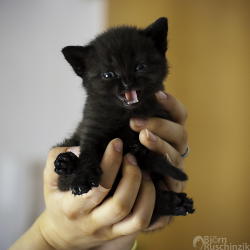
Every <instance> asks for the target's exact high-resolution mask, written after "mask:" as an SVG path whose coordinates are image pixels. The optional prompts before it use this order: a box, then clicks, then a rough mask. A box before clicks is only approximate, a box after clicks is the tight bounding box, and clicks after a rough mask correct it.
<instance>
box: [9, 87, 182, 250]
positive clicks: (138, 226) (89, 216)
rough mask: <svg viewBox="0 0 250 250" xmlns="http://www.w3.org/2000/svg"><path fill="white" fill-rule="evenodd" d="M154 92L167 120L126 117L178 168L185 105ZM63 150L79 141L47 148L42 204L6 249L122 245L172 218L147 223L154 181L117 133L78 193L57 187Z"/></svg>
mask: <svg viewBox="0 0 250 250" xmlns="http://www.w3.org/2000/svg"><path fill="white" fill-rule="evenodd" d="M157 98H158V100H159V102H160V103H161V104H162V105H163V107H164V108H165V109H166V110H167V111H168V112H169V113H170V116H171V118H172V121H169V120H165V119H161V118H156V117H153V118H149V119H147V120H141V119H140V120H139V119H131V120H130V127H131V129H133V130H134V131H137V132H138V133H139V139H140V142H141V143H142V144H143V145H144V146H146V147H147V148H149V149H150V150H152V151H155V152H158V153H161V154H163V155H164V156H166V158H167V159H168V160H169V161H170V162H171V163H172V164H173V165H174V166H176V167H178V168H180V169H183V158H182V157H181V154H182V153H184V152H185V150H186V148H187V133H186V130H185V128H184V124H185V121H186V118H187V113H186V110H185V107H184V106H183V104H181V103H180V102H179V101H178V100H177V99H176V98H174V97H173V96H171V95H170V94H167V95H166V94H164V93H163V92H159V93H157ZM173 145H174V146H173ZM66 151H72V152H73V153H75V154H76V155H78V154H79V147H75V148H65V147H60V148H54V149H53V150H51V151H50V153H49V155H48V159H47V163H46V167H45V170H44V196H45V203H46V209H45V211H44V212H43V213H42V214H41V215H40V216H39V217H38V219H37V220H36V221H35V223H34V224H33V225H32V227H31V228H30V229H29V230H28V231H27V232H26V233H25V234H24V235H23V236H22V237H21V238H20V239H19V240H17V241H16V243H15V244H14V245H13V246H12V247H11V248H10V249H12V250H15V249H37V250H40V249H76V250H78V249H82V250H83V249H95V250H106V249H109V250H113V249H119V250H127V249H131V247H132V245H133V242H134V240H135V239H136V236H137V235H138V233H140V232H141V231H151V230H158V229H160V228H163V227H165V226H166V225H167V224H168V223H169V222H170V221H171V217H169V216H164V217H161V218H159V219H158V221H156V222H155V223H154V224H153V225H151V226H150V227H149V223H150V219H151V215H152V213H153V209H154V202H155V189H154V185H153V183H152V181H151V179H150V177H149V176H148V175H147V174H146V173H143V172H142V171H141V170H140V168H139V166H137V163H136V159H135V158H134V157H133V156H132V155H131V154H128V155H125V156H124V157H123V154H122V141H121V140H120V139H119V138H115V139H113V140H112V141H111V142H110V143H109V144H108V146H107V148H106V150H105V152H104V155H103V158H102V161H101V164H100V165H101V168H102V171H103V174H102V177H101V182H100V185H99V186H98V187H97V188H93V189H92V190H90V191H89V192H88V193H87V194H83V195H80V196H74V195H72V193H71V192H70V191H68V192H62V191H60V190H59V189H58V187H57V180H58V175H57V174H56V173H55V172H54V161H55V159H56V157H57V155H58V154H60V153H62V152H66ZM119 168H122V178H121V180H120V182H119V185H118V187H117V188H116V190H115V193H114V195H113V196H112V197H109V198H106V199H105V197H106V196H107V194H108V192H109V190H110V189H111V187H112V185H113V183H114V180H115V177H116V174H117V172H118V170H119ZM183 187H184V183H183V182H179V181H176V180H174V179H173V178H171V177H166V182H165V183H163V188H166V189H169V190H173V191H175V192H181V191H182V190H183ZM86 225H87V226H86Z"/></svg>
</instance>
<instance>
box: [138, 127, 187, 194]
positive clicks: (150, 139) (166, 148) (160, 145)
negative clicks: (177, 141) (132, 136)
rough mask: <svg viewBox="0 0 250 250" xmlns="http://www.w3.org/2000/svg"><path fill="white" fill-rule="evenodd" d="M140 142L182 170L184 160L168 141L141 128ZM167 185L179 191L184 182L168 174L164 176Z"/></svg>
mask: <svg viewBox="0 0 250 250" xmlns="http://www.w3.org/2000/svg"><path fill="white" fill-rule="evenodd" d="M139 140H140V142H141V143H142V144H143V145H144V146H145V147H147V148H148V149H150V150H152V151H154V152H157V153H159V154H162V155H164V156H165V157H166V159H167V160H168V162H169V163H171V164H172V165H173V166H175V167H177V168H179V169H181V170H183V168H184V162H183V158H182V157H181V155H180V153H179V152H178V151H177V150H176V149H175V148H174V147H173V146H172V145H170V144H169V143H167V142H166V141H164V140H162V139H161V138H160V137H158V136H157V135H155V134H153V133H152V132H150V131H149V130H148V129H143V130H142V131H141V132H140V134H139ZM165 180H166V184H167V187H168V188H169V189H170V190H172V191H174V192H181V191H182V190H183V188H184V182H180V181H177V180H175V179H173V178H172V177H170V176H166V177H165Z"/></svg>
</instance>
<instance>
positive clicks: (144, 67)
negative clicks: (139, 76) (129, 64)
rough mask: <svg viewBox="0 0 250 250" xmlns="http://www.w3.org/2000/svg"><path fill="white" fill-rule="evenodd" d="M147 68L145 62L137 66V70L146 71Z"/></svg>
mask: <svg viewBox="0 0 250 250" xmlns="http://www.w3.org/2000/svg"><path fill="white" fill-rule="evenodd" d="M146 68H147V65H146V64H144V63H139V64H138V65H137V66H136V67H135V71H137V72H144V71H145V69H146Z"/></svg>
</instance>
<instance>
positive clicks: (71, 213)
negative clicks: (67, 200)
mask: <svg viewBox="0 0 250 250" xmlns="http://www.w3.org/2000/svg"><path fill="white" fill-rule="evenodd" d="M63 210H64V214H65V216H66V217H67V218H68V219H69V220H74V219H76V218H77V215H78V213H77V212H76V211H75V210H74V209H72V208H70V207H64V209H63Z"/></svg>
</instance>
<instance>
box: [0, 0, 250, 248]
mask: <svg viewBox="0 0 250 250" xmlns="http://www.w3.org/2000/svg"><path fill="white" fill-rule="evenodd" d="M249 10H250V2H249V1H248V0H221V1H216V0H203V1H200V0H184V1H180V0H158V1H151V0H147V1H145V0H144V1H142V0H137V1H132V0H126V1H122V0H105V1H104V0H91V1H90V0H75V1H66V0H54V1H49V0H44V1H38V0H22V1H18V0H1V1H0V31H1V39H0V45H1V46H0V55H1V57H0V66H1V67H0V114H1V116H0V117H1V122H0V128H1V129H0V138H1V140H0V149H1V150H0V203H1V207H0V209H1V210H0V212H1V214H0V231H1V234H0V249H1V250H2V249H6V248H7V247H8V246H9V245H10V244H11V242H13V241H14V240H15V239H16V238H17V237H19V235H21V234H22V233H23V232H24V230H26V229H27V228H28V227H29V226H30V224H31V223H32V222H33V220H34V219H35V218H36V216H37V215H38V214H39V213H40V211H41V210H42V209H43V198H42V191H41V187H42V181H41V173H42V168H43V165H44V162H45V160H46V155H47V152H48V150H49V148H50V147H51V146H52V145H53V144H55V143H57V142H59V141H61V140H62V138H64V137H65V136H66V135H67V134H69V133H70V132H71V131H73V129H74V127H75V126H76V123H77V121H78V120H79V119H80V117H81V110H82V106H83V103H84V100H85V94H84V91H83V90H82V89H81V82H80V79H79V78H78V77H76V76H75V75H74V74H73V73H72V70H71V69H70V67H69V66H68V65H67V63H66V62H65V61H64V59H63V56H62V55H61V53H60V50H61V49H62V48H63V47H64V46H66V45H79V44H80V45H81V44H84V43H87V42H88V41H89V40H90V39H92V38H94V37H95V35H97V34H98V33H99V32H101V31H103V30H104V29H106V28H107V27H110V26H115V25H119V24H133V25H138V26H139V27H145V26H146V25H148V24H150V23H151V22H153V21H154V20H155V19H157V18H158V17H160V16H166V17H168V20H169V34H168V40H169V50H168V52H167V57H168V59H169V62H170V66H171V69H170V72H171V73H170V75H169V77H168V79H167V81H166V83H165V86H166V91H167V92H169V93H171V94H173V95H175V96H176V97H177V98H179V99H180V100H181V101H182V102H183V103H184V104H185V105H186V107H187V109H188V113H189V119H188V122H187V129H188V131H189V144H190V148H191V154H190V155H189V157H188V158H187V159H186V171H187V173H188V175H189V177H190V178H189V179H190V181H189V182H188V183H187V187H186V191H187V192H188V193H189V194H190V195H191V196H192V197H193V198H194V200H195V206H196V209H197V212H196V213H195V214H194V215H189V216H187V217H184V218H183V217H182V218H179V217H178V218H175V220H174V222H173V223H172V224H171V225H170V226H168V227H166V228H165V229H164V230H162V231H159V232H155V233H150V234H143V235H141V236H140V238H139V249H143V250H144V249H145V250H152V249H157V250H167V249H172V250H180V249H187V250H192V249H195V248H194V247H193V239H194V238H195V237H196V236H198V235H200V236H210V237H212V236H216V237H226V238H227V241H228V244H229V243H231V244H242V243H244V242H246V243H248V244H250V234H249V229H250V218H249V212H250V199H249V198H250V195H249V187H250V185H249V182H250V157H249V155H250V134H249V133H250V132H249V128H250V111H249V108H250V98H249V95H250V85H249V80H250V79H249V76H250V75H249V65H250V55H249V52H250V50H249V49H250V46H249V44H250V29H249V25H250V13H249ZM21 177H22V178H21ZM31 180H32V181H31ZM34 194H36V195H34ZM27 207H29V210H27ZM197 249H198V248H197ZM225 249H226V248H225ZM235 249H236V248H235ZM237 249H238V248H237ZM239 249H240V248H239ZM246 249H247V248H246Z"/></svg>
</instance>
